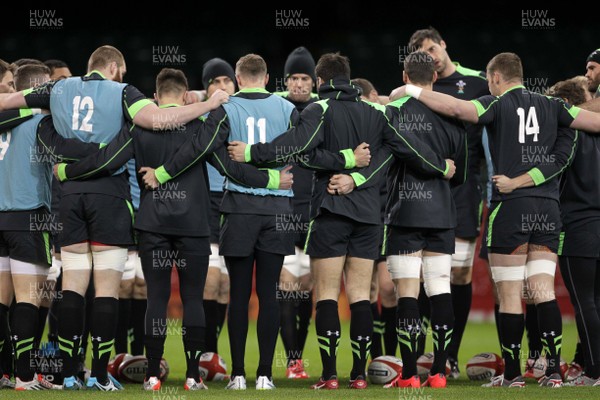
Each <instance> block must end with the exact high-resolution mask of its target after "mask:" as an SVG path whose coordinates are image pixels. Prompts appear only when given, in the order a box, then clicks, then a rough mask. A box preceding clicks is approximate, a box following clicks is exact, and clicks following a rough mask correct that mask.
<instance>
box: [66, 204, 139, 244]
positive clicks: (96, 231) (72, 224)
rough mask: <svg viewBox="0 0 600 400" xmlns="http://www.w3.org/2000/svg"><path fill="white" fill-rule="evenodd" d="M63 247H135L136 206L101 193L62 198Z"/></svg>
mask: <svg viewBox="0 0 600 400" xmlns="http://www.w3.org/2000/svg"><path fill="white" fill-rule="evenodd" d="M60 217H61V223H62V228H63V232H62V234H61V238H60V239H61V243H60V245H61V246H63V247H64V246H68V245H71V244H74V243H80V242H84V241H91V242H96V243H102V244H106V245H113V246H122V247H129V246H130V245H133V244H135V238H134V234H133V206H132V205H131V202H129V201H128V200H125V199H123V198H120V197H115V196H109V195H106V194H98V193H79V194H68V195H63V196H62V198H61V200H60Z"/></svg>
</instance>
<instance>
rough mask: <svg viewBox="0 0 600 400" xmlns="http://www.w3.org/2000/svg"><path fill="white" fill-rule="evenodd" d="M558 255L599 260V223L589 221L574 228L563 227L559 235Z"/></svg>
mask: <svg viewBox="0 0 600 400" xmlns="http://www.w3.org/2000/svg"><path fill="white" fill-rule="evenodd" d="M558 255H559V256H565V257H585V258H600V221H589V222H586V223H585V224H582V225H581V226H578V227H575V228H574V227H572V226H565V227H564V228H563V231H562V232H561V233H560V238H559V245H558Z"/></svg>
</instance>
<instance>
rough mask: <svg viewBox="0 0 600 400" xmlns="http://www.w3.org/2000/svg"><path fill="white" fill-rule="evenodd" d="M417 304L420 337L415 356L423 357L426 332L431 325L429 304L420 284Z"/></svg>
mask: <svg viewBox="0 0 600 400" xmlns="http://www.w3.org/2000/svg"><path fill="white" fill-rule="evenodd" d="M417 301H418V303H419V313H420V315H421V332H422V333H423V334H422V335H419V343H418V345H417V356H421V355H423V353H425V345H426V344H427V332H428V331H429V326H430V325H431V322H430V321H431V303H430V302H429V297H427V293H426V292H425V284H424V283H421V288H420V290H419V298H418V299H417Z"/></svg>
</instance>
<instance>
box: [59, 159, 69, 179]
mask: <svg viewBox="0 0 600 400" xmlns="http://www.w3.org/2000/svg"><path fill="white" fill-rule="evenodd" d="M66 168H67V164H65V163H60V164H58V180H59V181H61V182H63V181H66V180H67V171H66Z"/></svg>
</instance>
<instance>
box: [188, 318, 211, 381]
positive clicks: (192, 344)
mask: <svg viewBox="0 0 600 400" xmlns="http://www.w3.org/2000/svg"><path fill="white" fill-rule="evenodd" d="M205 335H206V333H205V328H204V327H200V326H183V351H184V352H185V362H186V366H187V368H186V372H185V377H186V378H194V380H195V381H196V382H198V381H200V373H199V371H198V363H199V362H200V355H202V347H204V337H205Z"/></svg>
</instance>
